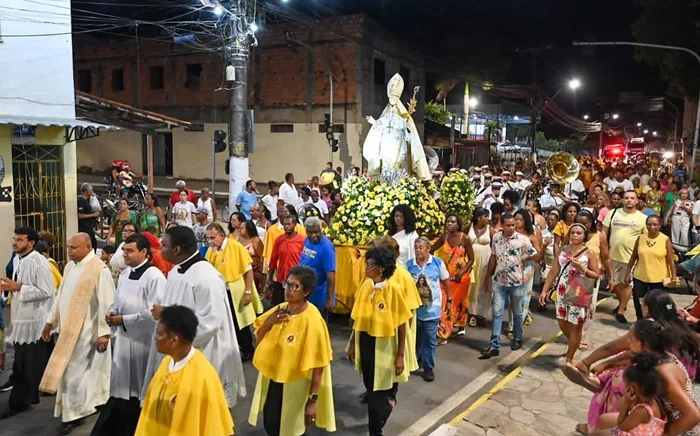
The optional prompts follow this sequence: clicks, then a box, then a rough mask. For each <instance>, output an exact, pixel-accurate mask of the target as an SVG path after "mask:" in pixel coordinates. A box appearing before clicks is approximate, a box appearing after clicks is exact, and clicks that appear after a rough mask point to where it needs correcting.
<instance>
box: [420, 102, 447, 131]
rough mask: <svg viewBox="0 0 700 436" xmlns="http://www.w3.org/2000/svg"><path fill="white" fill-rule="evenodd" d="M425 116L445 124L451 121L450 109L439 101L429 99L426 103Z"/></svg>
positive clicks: (442, 124)
mask: <svg viewBox="0 0 700 436" xmlns="http://www.w3.org/2000/svg"><path fill="white" fill-rule="evenodd" d="M425 118H427V119H429V120H430V121H432V122H434V123H438V124H440V125H441V126H444V125H446V124H448V123H449V122H450V111H448V110H447V109H446V108H445V107H444V106H443V105H441V104H439V103H435V102H434V101H429V102H427V103H426V104H425Z"/></svg>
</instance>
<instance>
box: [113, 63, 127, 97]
mask: <svg viewBox="0 0 700 436" xmlns="http://www.w3.org/2000/svg"><path fill="white" fill-rule="evenodd" d="M123 90H124V68H115V69H113V70H112V92H119V91H123Z"/></svg>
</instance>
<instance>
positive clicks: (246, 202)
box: [236, 189, 258, 220]
mask: <svg viewBox="0 0 700 436" xmlns="http://www.w3.org/2000/svg"><path fill="white" fill-rule="evenodd" d="M257 202H258V195H257V194H256V193H255V192H251V193H248V191H246V190H245V189H244V190H242V191H241V192H240V193H239V194H238V197H236V204H237V205H240V210H239V212H240V213H242V214H243V215H245V218H246V219H248V220H249V219H251V216H250V206H253V205H254V204H255V203H257Z"/></svg>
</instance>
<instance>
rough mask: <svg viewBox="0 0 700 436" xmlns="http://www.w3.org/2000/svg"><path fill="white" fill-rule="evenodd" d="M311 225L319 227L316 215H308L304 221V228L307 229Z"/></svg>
mask: <svg viewBox="0 0 700 436" xmlns="http://www.w3.org/2000/svg"><path fill="white" fill-rule="evenodd" d="M311 227H318V228H321V219H320V218H318V217H316V216H310V217H308V218H306V221H304V228H305V229H309V228H311Z"/></svg>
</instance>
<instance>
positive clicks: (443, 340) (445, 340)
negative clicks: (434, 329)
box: [437, 339, 447, 345]
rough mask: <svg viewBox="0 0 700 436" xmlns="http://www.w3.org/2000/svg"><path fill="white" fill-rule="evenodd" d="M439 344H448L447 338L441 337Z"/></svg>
mask: <svg viewBox="0 0 700 436" xmlns="http://www.w3.org/2000/svg"><path fill="white" fill-rule="evenodd" d="M437 344H438V345H445V344H447V339H440V340H438V343H437Z"/></svg>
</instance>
